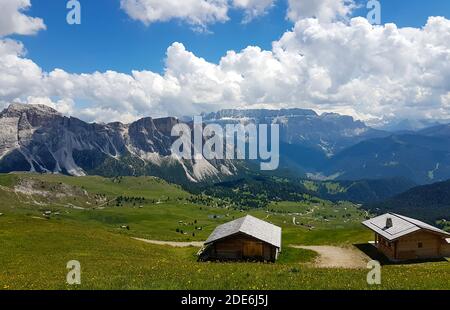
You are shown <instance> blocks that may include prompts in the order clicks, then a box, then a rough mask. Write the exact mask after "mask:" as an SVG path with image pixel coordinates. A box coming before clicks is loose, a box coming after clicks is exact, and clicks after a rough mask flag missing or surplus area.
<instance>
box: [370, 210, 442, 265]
mask: <svg viewBox="0 0 450 310" xmlns="http://www.w3.org/2000/svg"><path fill="white" fill-rule="evenodd" d="M363 225H365V226H366V227H368V228H369V229H371V230H372V231H374V233H375V242H374V245H375V247H376V248H377V249H378V251H380V252H381V253H383V254H384V255H385V256H386V257H387V258H388V259H390V260H391V261H403V260H415V259H432V258H441V257H450V243H449V240H450V239H449V237H450V233H448V232H445V231H443V230H441V229H439V228H436V227H434V226H431V225H428V224H426V223H424V222H421V221H419V220H416V219H413V218H409V217H406V216H402V215H399V214H395V213H386V214H383V215H380V216H378V217H375V218H373V219H370V220H367V221H364V222H363Z"/></svg>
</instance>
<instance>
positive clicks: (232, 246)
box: [205, 234, 278, 261]
mask: <svg viewBox="0 0 450 310" xmlns="http://www.w3.org/2000/svg"><path fill="white" fill-rule="evenodd" d="M277 251H278V249H277V248H276V247H274V246H273V245H270V244H268V243H265V242H262V241H260V240H258V239H256V238H252V237H250V236H247V235H245V234H236V235H234V236H230V237H228V238H225V239H223V240H219V241H216V242H214V243H212V244H211V245H210V246H209V248H208V252H207V253H205V254H206V256H208V258H210V259H225V260H227V259H238V260H239V259H255V260H265V261H275V260H276V258H277Z"/></svg>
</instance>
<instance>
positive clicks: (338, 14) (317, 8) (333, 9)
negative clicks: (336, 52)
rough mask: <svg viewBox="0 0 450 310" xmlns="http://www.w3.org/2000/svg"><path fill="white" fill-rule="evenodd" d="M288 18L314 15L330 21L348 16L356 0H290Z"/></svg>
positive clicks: (295, 18)
mask: <svg viewBox="0 0 450 310" xmlns="http://www.w3.org/2000/svg"><path fill="white" fill-rule="evenodd" d="M288 2H289V8H288V14H287V15H288V18H289V19H290V20H291V21H294V22H296V21H298V20H300V19H303V18H309V17H314V18H317V19H319V20H320V21H325V22H329V21H332V20H335V19H336V18H346V17H348V16H349V15H350V13H351V12H352V10H353V9H354V8H355V6H356V4H355V2H354V0H288Z"/></svg>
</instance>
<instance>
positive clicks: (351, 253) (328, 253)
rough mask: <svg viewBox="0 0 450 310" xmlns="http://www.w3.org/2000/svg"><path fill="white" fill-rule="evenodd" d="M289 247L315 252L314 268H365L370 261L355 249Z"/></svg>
mask: <svg viewBox="0 0 450 310" xmlns="http://www.w3.org/2000/svg"><path fill="white" fill-rule="evenodd" d="M291 247H293V248H297V249H305V250H311V251H314V252H317V253H318V254H319V257H318V258H317V260H316V261H315V263H314V264H315V266H317V267H320V268H347V269H358V268H366V266H367V262H368V261H369V260H370V259H369V258H368V257H367V256H366V255H365V254H363V253H362V252H360V251H358V250H357V249H355V248H342V247H336V246H297V245H292V246H291Z"/></svg>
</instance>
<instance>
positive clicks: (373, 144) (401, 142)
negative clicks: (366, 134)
mask: <svg viewBox="0 0 450 310" xmlns="http://www.w3.org/2000/svg"><path fill="white" fill-rule="evenodd" d="M324 170H325V171H326V175H333V174H334V175H337V176H338V179H340V180H359V179H386V178H396V177H403V178H407V179H410V180H412V181H414V182H416V183H417V184H426V183H431V182H436V181H443V180H446V179H448V178H450V136H446V135H443V136H426V135H421V134H406V135H391V136H389V137H385V138H379V139H370V140H366V141H363V142H360V143H358V144H356V145H354V146H352V147H349V148H347V149H345V150H344V151H342V152H340V153H339V154H337V155H336V156H334V157H333V158H332V159H331V160H330V161H329V162H328V163H327V167H326V168H325V169H324Z"/></svg>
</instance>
